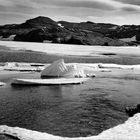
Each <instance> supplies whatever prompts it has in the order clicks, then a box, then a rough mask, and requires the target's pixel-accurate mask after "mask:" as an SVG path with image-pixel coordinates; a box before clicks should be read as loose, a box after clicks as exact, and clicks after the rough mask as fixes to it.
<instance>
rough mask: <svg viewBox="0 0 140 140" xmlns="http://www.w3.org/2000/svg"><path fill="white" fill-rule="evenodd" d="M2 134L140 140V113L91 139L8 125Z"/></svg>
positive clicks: (52, 139) (54, 139)
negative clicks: (61, 135)
mask: <svg viewBox="0 0 140 140" xmlns="http://www.w3.org/2000/svg"><path fill="white" fill-rule="evenodd" d="M0 134H8V135H11V136H14V137H17V138H19V139H20V140H139V139H140V113H138V114H135V115H134V117H132V118H129V119H128V120H127V121H126V122H125V123H123V124H120V125H118V126H116V127H114V128H111V129H108V130H105V131H103V132H102V133H100V134H99V135H97V136H91V137H79V138H64V137H60V136H54V135H51V134H48V133H41V132H37V131H32V130H27V129H23V128H19V127H8V126H6V125H1V126H0Z"/></svg>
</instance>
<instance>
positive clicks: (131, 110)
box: [125, 104, 140, 117]
mask: <svg viewBox="0 0 140 140" xmlns="http://www.w3.org/2000/svg"><path fill="white" fill-rule="evenodd" d="M125 111H126V113H127V114H128V116H129V117H133V116H134V115H135V114H136V113H140V104H138V105H137V106H134V107H126V108H125Z"/></svg>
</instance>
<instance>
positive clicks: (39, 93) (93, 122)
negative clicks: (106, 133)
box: [0, 74, 140, 137]
mask: <svg viewBox="0 0 140 140" xmlns="http://www.w3.org/2000/svg"><path fill="white" fill-rule="evenodd" d="M25 75H26V74H25ZM25 75H23V77H32V74H27V75H26V76H25ZM16 77H18V76H16ZM139 78H140V76H139V75H135V74H134V75H127V76H126V75H123V76H122V75H117V76H114V75H112V76H109V77H108V76H107V75H101V76H99V77H98V76H97V77H96V78H94V79H92V80H90V81H87V82H86V83H85V84H82V85H68V86H66V85H65V86H27V87H23V86H11V85H10V84H8V85H7V86H6V87H1V88H0V125H2V124H7V125H9V126H19V127H23V128H27V129H32V130H37V131H41V132H47V133H51V134H54V135H59V136H67V137H79V136H89V135H96V134H99V133H100V132H102V131H103V130H106V129H108V128H111V127H113V126H116V125H118V124H120V123H123V122H124V121H126V120H127V118H128V117H127V115H126V114H125V111H124V108H125V107H126V106H131V105H135V104H137V103H139V102H140V86H139V83H140V79H139ZM2 80H4V79H2ZM9 81H10V79H6V80H5V82H7V83H8V82H9Z"/></svg>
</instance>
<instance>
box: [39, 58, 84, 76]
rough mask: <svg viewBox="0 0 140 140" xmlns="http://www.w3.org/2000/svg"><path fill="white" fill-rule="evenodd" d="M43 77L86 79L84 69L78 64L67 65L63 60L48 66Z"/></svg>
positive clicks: (42, 73) (42, 74)
mask: <svg viewBox="0 0 140 140" xmlns="http://www.w3.org/2000/svg"><path fill="white" fill-rule="evenodd" d="M41 77H67V78H70V77H77V78H81V77H86V75H85V74H84V71H83V69H81V68H80V67H79V66H78V65H77V64H71V65H66V64H65V63H64V60H63V59H60V60H57V61H55V62H53V63H52V64H51V65H49V66H47V67H46V68H45V69H44V70H43V71H42V72H41Z"/></svg>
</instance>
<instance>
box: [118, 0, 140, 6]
mask: <svg viewBox="0 0 140 140" xmlns="http://www.w3.org/2000/svg"><path fill="white" fill-rule="evenodd" d="M115 1H119V2H122V3H125V4H131V5H138V6H139V5H140V0H115Z"/></svg>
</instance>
